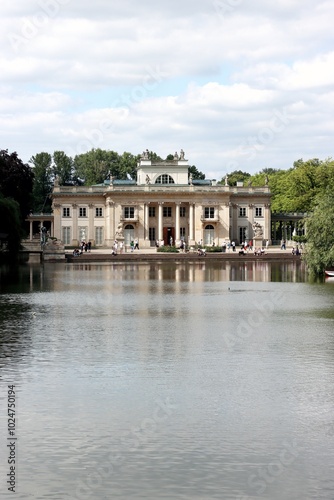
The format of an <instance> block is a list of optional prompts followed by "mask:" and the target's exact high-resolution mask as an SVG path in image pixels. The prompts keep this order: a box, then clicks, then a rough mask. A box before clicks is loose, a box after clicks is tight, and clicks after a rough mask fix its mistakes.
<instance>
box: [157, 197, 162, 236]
mask: <svg viewBox="0 0 334 500" xmlns="http://www.w3.org/2000/svg"><path fill="white" fill-rule="evenodd" d="M162 205H163V202H159V203H158V240H159V241H161V240H162V239H163V219H162Z"/></svg>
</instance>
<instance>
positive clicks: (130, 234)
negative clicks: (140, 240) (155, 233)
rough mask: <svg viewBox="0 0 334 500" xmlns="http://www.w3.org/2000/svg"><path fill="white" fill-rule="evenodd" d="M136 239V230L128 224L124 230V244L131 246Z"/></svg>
mask: <svg viewBox="0 0 334 500" xmlns="http://www.w3.org/2000/svg"><path fill="white" fill-rule="evenodd" d="M134 239H135V228H134V227H133V225H132V224H127V225H126V226H125V228H124V243H125V244H126V245H130V243H131V240H134Z"/></svg>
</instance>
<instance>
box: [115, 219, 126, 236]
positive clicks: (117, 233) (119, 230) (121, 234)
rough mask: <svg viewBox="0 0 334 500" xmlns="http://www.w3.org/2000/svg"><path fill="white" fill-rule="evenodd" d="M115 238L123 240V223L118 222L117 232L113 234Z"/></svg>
mask: <svg viewBox="0 0 334 500" xmlns="http://www.w3.org/2000/svg"><path fill="white" fill-rule="evenodd" d="M115 237H116V238H124V235H123V223H122V222H121V221H119V223H118V226H117V231H116V233H115Z"/></svg>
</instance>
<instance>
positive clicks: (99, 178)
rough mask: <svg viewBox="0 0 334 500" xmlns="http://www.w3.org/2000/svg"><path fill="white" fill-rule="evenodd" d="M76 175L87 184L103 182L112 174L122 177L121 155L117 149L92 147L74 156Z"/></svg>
mask: <svg viewBox="0 0 334 500" xmlns="http://www.w3.org/2000/svg"><path fill="white" fill-rule="evenodd" d="M73 166H74V177H75V178H76V179H80V180H81V181H82V182H83V183H84V184H85V185H87V186H90V185H93V184H101V183H103V182H104V181H105V180H106V179H107V178H108V177H109V176H110V175H113V176H114V177H116V178H120V157H119V154H118V153H116V152H115V151H106V150H103V149H100V148H98V149H91V150H90V151H88V152H87V153H83V154H80V155H77V156H76V157H75V158H74V165H73Z"/></svg>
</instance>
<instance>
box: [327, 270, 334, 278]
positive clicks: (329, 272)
mask: <svg viewBox="0 0 334 500" xmlns="http://www.w3.org/2000/svg"><path fill="white" fill-rule="evenodd" d="M325 274H326V276H332V277H333V278H334V270H331V271H327V270H325Z"/></svg>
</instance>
